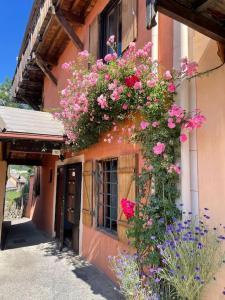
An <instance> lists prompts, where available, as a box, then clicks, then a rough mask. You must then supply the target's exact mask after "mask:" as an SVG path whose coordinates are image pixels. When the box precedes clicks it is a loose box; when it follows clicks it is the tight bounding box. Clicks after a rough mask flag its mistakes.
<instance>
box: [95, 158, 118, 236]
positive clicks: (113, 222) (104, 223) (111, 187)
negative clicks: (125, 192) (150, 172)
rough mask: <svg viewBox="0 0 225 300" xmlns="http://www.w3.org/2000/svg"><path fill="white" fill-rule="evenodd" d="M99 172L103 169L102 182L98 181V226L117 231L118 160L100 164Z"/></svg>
mask: <svg viewBox="0 0 225 300" xmlns="http://www.w3.org/2000/svg"><path fill="white" fill-rule="evenodd" d="M100 165H101V166H100V167H99V168H98V172H99V170H100V169H102V176H98V177H101V178H102V180H99V181H98V187H97V193H98V195H97V199H98V205H97V207H98V226H100V227H104V228H106V229H107V230H110V231H114V232H115V231H117V202H118V180H117V160H116V159H112V160H106V161H102V162H100Z"/></svg>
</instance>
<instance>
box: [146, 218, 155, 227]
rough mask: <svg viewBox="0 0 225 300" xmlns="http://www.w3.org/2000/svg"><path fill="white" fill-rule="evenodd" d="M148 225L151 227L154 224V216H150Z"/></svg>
mask: <svg viewBox="0 0 225 300" xmlns="http://www.w3.org/2000/svg"><path fill="white" fill-rule="evenodd" d="M146 224H147V226H149V227H151V226H152V224H153V220H152V218H150V219H148V221H147V223H146Z"/></svg>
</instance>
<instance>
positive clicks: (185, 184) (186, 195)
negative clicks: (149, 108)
mask: <svg viewBox="0 0 225 300" xmlns="http://www.w3.org/2000/svg"><path fill="white" fill-rule="evenodd" d="M173 48H174V49H173V54H174V55H173V65H174V67H175V68H179V67H180V58H182V57H185V56H187V57H188V27H187V26H185V25H184V24H181V23H179V22H177V21H174V47H173ZM177 102H178V104H179V105H181V106H182V107H183V108H184V109H185V110H186V111H189V110H190V107H189V82H188V81H184V82H183V83H182V85H181V86H180V87H179V89H178V94H177ZM181 170H182V173H181V182H180V187H181V199H180V202H181V203H182V204H183V210H185V211H188V212H191V211H192V203H191V183H190V174H191V172H190V141H189V137H188V140H187V141H186V142H185V143H183V144H181Z"/></svg>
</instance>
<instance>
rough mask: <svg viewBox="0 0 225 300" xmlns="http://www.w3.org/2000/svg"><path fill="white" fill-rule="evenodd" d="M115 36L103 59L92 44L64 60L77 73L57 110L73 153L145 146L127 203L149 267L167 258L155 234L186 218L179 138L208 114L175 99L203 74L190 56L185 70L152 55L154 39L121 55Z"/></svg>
mask: <svg viewBox="0 0 225 300" xmlns="http://www.w3.org/2000/svg"><path fill="white" fill-rule="evenodd" d="M114 40H115V39H114V36H111V37H110V38H109V40H108V42H107V45H108V47H109V48H111V52H110V53H109V54H107V55H106V56H105V58H104V59H98V60H94V59H93V57H91V55H90V54H89V53H88V52H87V51H86V50H85V51H82V52H80V53H79V54H78V55H77V58H76V60H75V61H72V62H68V63H65V64H64V65H63V68H64V69H65V70H66V71H67V72H68V76H69V74H70V78H69V79H68V84H67V86H66V88H65V89H64V90H63V91H61V100H60V104H61V108H62V109H61V111H59V112H58V113H56V114H55V116H56V118H58V119H60V120H61V121H62V122H63V124H64V127H65V131H66V135H67V143H68V144H69V145H71V147H72V148H73V150H74V151H77V150H81V149H85V148H87V147H89V146H91V145H93V144H95V143H97V142H98V141H99V140H100V139H101V140H102V141H104V142H105V143H119V144H122V143H127V142H133V143H138V144H139V145H140V148H141V151H142V156H143V158H144V167H143V169H142V171H141V173H140V174H138V176H137V178H136V182H137V186H138V193H137V194H138V195H137V198H136V199H129V201H128V200H127V199H123V201H122V203H121V204H122V209H123V211H124V213H125V215H126V217H127V219H128V222H129V223H131V224H132V226H131V228H130V229H129V230H128V232H127V235H128V237H129V238H130V239H131V243H132V245H133V246H134V247H135V248H136V249H137V257H138V263H139V265H140V269H143V268H144V265H148V264H152V265H158V264H160V255H159V251H158V248H157V245H156V240H163V238H164V234H165V231H166V227H167V225H168V224H172V223H173V222H174V218H178V217H179V216H180V210H179V209H178V208H177V206H176V199H177V198H178V196H179V190H178V183H179V175H180V174H181V173H182V169H181V167H180V165H179V160H180V144H181V143H185V142H186V141H187V139H188V135H189V132H191V131H193V130H196V129H198V128H200V127H201V126H202V124H203V123H204V121H205V117H204V116H203V115H202V114H201V112H200V111H199V110H195V111H192V112H187V111H185V110H184V109H183V108H182V107H181V106H179V105H178V104H177V103H176V102H175V96H176V91H177V88H178V86H180V85H181V82H182V81H183V80H186V79H190V77H191V76H193V75H196V74H197V64H196V63H195V62H191V61H189V60H188V59H187V58H184V59H182V60H181V64H180V68H179V69H178V70H165V69H164V68H163V67H162V66H160V65H159V64H158V62H157V61H154V60H152V58H151V49H152V43H151V42H149V43H147V44H146V45H145V46H144V47H143V48H141V49H137V47H136V44H135V43H130V45H129V47H128V49H127V51H125V53H124V54H123V56H121V57H118V56H117V53H116V44H115V42H114ZM143 199H144V200H143ZM121 200H122V199H119V201H121ZM132 203H135V205H134V204H132Z"/></svg>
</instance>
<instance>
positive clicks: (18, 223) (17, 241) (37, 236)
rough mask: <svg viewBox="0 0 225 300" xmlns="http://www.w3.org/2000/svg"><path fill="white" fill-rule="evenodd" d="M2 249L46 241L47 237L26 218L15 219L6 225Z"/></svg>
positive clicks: (33, 244)
mask: <svg viewBox="0 0 225 300" xmlns="http://www.w3.org/2000/svg"><path fill="white" fill-rule="evenodd" d="M6 231H7V232H6V237H5V245H4V250H7V249H16V248H22V247H29V246H35V245H39V244H41V243H46V242H48V241H49V237H47V235H44V234H43V233H42V232H40V231H39V230H37V229H36V227H35V226H34V224H33V223H32V222H31V221H30V220H29V219H27V218H22V219H16V220H13V221H12V222H11V224H10V225H8V226H7V229H6Z"/></svg>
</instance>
